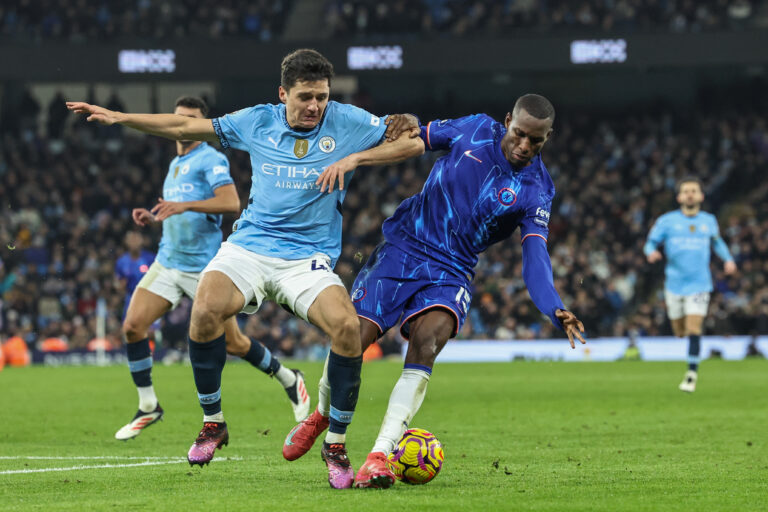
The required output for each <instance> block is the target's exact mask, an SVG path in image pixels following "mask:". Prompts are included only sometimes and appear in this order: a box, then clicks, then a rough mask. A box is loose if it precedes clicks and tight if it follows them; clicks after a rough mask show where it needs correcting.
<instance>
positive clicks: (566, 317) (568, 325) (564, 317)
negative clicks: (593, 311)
mask: <svg viewBox="0 0 768 512" xmlns="http://www.w3.org/2000/svg"><path fill="white" fill-rule="evenodd" d="M555 316H556V317H557V319H558V320H560V323H561V324H563V329H565V334H567V335H568V341H569V342H571V348H576V344H575V343H574V342H573V338H574V336H575V337H576V338H578V339H579V341H580V342H581V344H582V345H584V344H585V343H586V342H587V341H586V340H585V339H584V337H583V336H582V335H581V333H583V332H584V324H583V323H581V321H580V320H579V319H578V318H576V315H574V314H573V313H571V312H570V311H566V310H564V309H558V310H557V311H555Z"/></svg>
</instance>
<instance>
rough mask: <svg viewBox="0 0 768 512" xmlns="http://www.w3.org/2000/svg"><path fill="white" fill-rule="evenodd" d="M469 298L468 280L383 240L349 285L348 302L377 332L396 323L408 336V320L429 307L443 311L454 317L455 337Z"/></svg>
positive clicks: (467, 306) (382, 331)
mask: <svg viewBox="0 0 768 512" xmlns="http://www.w3.org/2000/svg"><path fill="white" fill-rule="evenodd" d="M471 300H472V295H471V293H470V287H469V281H468V280H467V279H464V278H461V277H458V276H456V275H454V274H452V273H450V272H448V271H446V270H444V269H443V268H440V267H439V266H438V265H437V264H436V262H434V261H427V260H422V259H416V258H414V257H413V256H412V255H410V254H407V253H405V252H404V251H402V250H401V249H399V248H398V247H396V246H394V245H392V244H390V243H388V242H383V243H381V244H379V246H378V247H376V250H375V251H373V254H371V257H370V258H368V262H367V263H366V264H365V266H364V267H363V268H362V270H360V273H359V274H358V275H357V278H356V279H355V284H354V285H353V286H352V303H353V304H354V305H355V309H356V310H357V314H358V316H360V317H361V318H365V319H367V320H370V321H371V322H373V323H375V324H376V325H377V326H378V327H379V331H380V333H381V334H383V333H385V332H387V331H388V330H389V329H390V328H391V327H393V326H395V325H396V324H397V323H400V324H401V325H400V334H402V336H403V338H405V339H408V336H409V322H410V320H411V319H412V318H413V317H415V316H416V315H418V314H420V313H423V312H425V311H427V310H429V309H434V308H440V309H443V310H447V311H448V312H449V313H450V314H451V315H452V316H453V317H454V318H455V320H456V326H455V329H454V332H453V335H452V336H451V337H454V336H456V334H458V332H459V330H460V329H461V326H462V325H464V320H465V319H466V317H467V311H468V310H469V303H470V302H471Z"/></svg>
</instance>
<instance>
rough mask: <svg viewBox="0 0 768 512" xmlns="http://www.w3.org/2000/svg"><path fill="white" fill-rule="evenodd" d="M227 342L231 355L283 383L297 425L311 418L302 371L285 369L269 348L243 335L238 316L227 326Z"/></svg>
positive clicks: (225, 337)
mask: <svg viewBox="0 0 768 512" xmlns="http://www.w3.org/2000/svg"><path fill="white" fill-rule="evenodd" d="M224 339H225V340H226V344H227V353H228V354H232V355H234V356H238V357H242V358H243V359H245V360H246V361H248V362H249V363H251V364H252V365H253V366H255V367H256V368H258V369H259V370H261V371H262V372H264V373H265V374H267V375H269V376H270V377H274V378H275V379H276V380H277V381H278V382H279V383H280V385H281V386H282V387H283V389H284V390H285V393H286V394H287V395H288V400H290V402H291V408H292V409H293V417H294V418H295V419H296V421H302V420H304V419H306V417H307V416H308V415H309V404H310V400H309V393H308V392H307V386H306V385H305V384H304V374H303V373H302V372H301V371H299V370H296V369H289V368H286V367H285V366H283V365H282V364H280V361H279V360H278V359H277V358H276V357H274V356H273V355H272V353H271V352H270V351H269V349H268V348H267V347H265V346H264V345H262V344H261V343H259V342H258V341H256V340H252V339H250V338H249V337H248V336H246V335H245V334H243V332H242V331H241V330H240V327H238V325H237V318H236V317H235V316H233V317H231V318H229V319H228V320H227V321H226V322H224Z"/></svg>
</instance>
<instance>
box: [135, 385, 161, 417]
mask: <svg viewBox="0 0 768 512" xmlns="http://www.w3.org/2000/svg"><path fill="white" fill-rule="evenodd" d="M136 389H137V390H138V391H139V410H140V411H141V412H152V411H154V410H155V409H156V408H157V396H155V388H154V387H153V386H145V387H137V388H136Z"/></svg>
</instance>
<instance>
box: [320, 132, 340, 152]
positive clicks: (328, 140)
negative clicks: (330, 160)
mask: <svg viewBox="0 0 768 512" xmlns="http://www.w3.org/2000/svg"><path fill="white" fill-rule="evenodd" d="M317 146H318V147H319V148H320V151H322V152H323V153H330V152H331V151H333V150H334V149H336V141H335V140H333V137H329V136H327V135H326V136H325V137H322V138H320V141H319V142H318V143H317Z"/></svg>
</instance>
